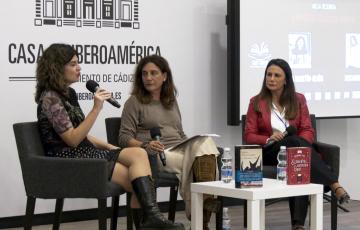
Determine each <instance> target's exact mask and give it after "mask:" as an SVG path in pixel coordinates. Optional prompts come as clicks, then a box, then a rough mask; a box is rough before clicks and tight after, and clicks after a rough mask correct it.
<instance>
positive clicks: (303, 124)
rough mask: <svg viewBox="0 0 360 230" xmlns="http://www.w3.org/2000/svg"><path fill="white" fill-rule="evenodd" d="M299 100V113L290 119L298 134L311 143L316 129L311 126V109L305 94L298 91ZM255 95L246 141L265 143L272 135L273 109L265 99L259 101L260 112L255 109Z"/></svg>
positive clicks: (250, 110)
mask: <svg viewBox="0 0 360 230" xmlns="http://www.w3.org/2000/svg"><path fill="white" fill-rule="evenodd" d="M296 97H297V99H298V102H299V113H298V114H297V116H296V117H295V119H293V120H289V123H290V125H293V126H295V127H296V128H297V135H298V136H299V137H302V138H304V139H305V140H307V141H308V142H309V143H313V142H314V129H313V128H312V126H311V119H310V114H309V109H308V107H307V105H306V99H305V97H304V95H302V94H300V93H296ZM254 101H255V97H253V98H251V99H250V104H249V108H248V112H247V115H246V124H245V141H246V143H247V144H258V145H264V144H265V143H266V140H267V139H268V138H269V137H270V136H271V135H272V128H271V110H270V109H269V108H268V105H267V103H266V101H265V100H260V101H259V108H260V112H256V111H255V109H254Z"/></svg>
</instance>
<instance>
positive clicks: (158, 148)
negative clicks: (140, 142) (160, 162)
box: [147, 141, 165, 153]
mask: <svg viewBox="0 0 360 230" xmlns="http://www.w3.org/2000/svg"><path fill="white" fill-rule="evenodd" d="M147 148H148V149H149V150H152V151H155V152H158V153H161V152H163V151H164V150H165V146H164V145H163V144H161V142H160V141H150V142H149V144H148V146H147Z"/></svg>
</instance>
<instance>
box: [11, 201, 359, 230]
mask: <svg viewBox="0 0 360 230" xmlns="http://www.w3.org/2000/svg"><path fill="white" fill-rule="evenodd" d="M345 207H346V208H348V209H349V210H350V212H348V213H346V212H343V211H341V210H339V212H338V229H339V230H359V229H360V201H351V202H350V203H348V204H346V205H345ZM242 213H243V208H242V206H231V207H229V214H230V219H231V229H232V230H237V229H245V228H244V227H243V218H242ZM213 217H214V216H213ZM289 220H290V214H289V209H288V203H287V202H286V201H282V202H278V203H275V204H272V205H270V206H267V207H266V230H290V229H291V227H290V221H289ZM176 221H179V222H182V223H184V225H185V229H190V222H189V221H188V220H187V219H186V217H185V213H184V212H177V213H176ZM307 225H308V223H307ZM306 227H307V228H306V229H309V227H308V226H306ZM20 229H22V228H11V230H20ZM48 229H52V226H51V225H43V226H35V227H33V230H48ZM60 229H61V230H78V229H86V230H96V229H98V226H97V221H96V220H92V221H81V222H73V223H64V224H61V226H60ZM125 229H126V219H125V218H119V220H118V230H125ZM210 229H215V218H212V220H211V223H210ZM9 230H10V229H9ZM324 230H330V204H328V203H324Z"/></svg>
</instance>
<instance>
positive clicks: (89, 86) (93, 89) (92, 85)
mask: <svg viewBox="0 0 360 230" xmlns="http://www.w3.org/2000/svg"><path fill="white" fill-rule="evenodd" d="M86 88H87V89H88V90H89V91H90V92H92V93H95V92H96V91H97V90H98V89H99V88H100V87H99V84H98V83H97V82H96V81H93V80H88V81H87V82H86ZM106 101H107V102H109V103H110V104H112V105H113V106H115V107H116V108H120V104H119V102H117V101H116V100H115V99H114V98H113V97H111V98H109V99H107V100H106Z"/></svg>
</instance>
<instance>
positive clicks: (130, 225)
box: [126, 192, 134, 230]
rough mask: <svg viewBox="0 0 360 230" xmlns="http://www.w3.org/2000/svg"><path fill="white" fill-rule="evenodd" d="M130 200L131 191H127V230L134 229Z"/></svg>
mask: <svg viewBox="0 0 360 230" xmlns="http://www.w3.org/2000/svg"><path fill="white" fill-rule="evenodd" d="M130 201H131V192H127V193H126V225H127V227H126V229H127V230H133V222H134V221H133V216H132V212H131V207H130Z"/></svg>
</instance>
